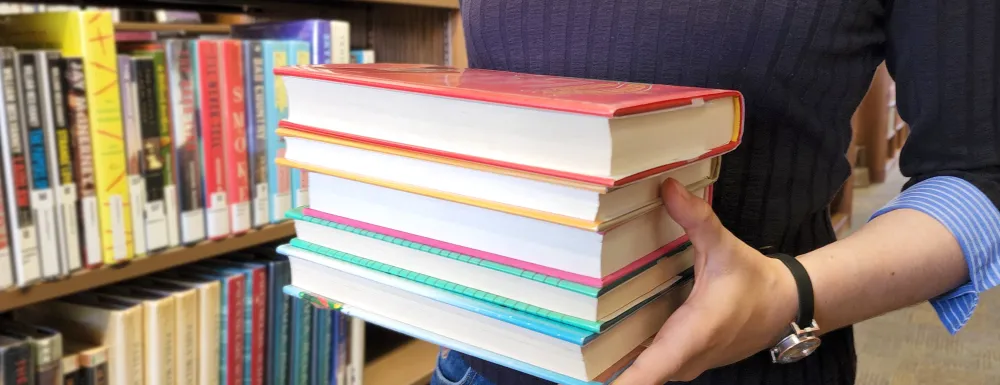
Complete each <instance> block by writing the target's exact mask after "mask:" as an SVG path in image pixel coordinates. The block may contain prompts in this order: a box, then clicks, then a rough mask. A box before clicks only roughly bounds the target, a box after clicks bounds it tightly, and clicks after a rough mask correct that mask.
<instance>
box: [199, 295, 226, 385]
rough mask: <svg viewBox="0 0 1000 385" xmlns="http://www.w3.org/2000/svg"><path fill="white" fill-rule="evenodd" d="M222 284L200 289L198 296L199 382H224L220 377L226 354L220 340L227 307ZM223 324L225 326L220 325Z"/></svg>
mask: <svg viewBox="0 0 1000 385" xmlns="http://www.w3.org/2000/svg"><path fill="white" fill-rule="evenodd" d="M221 294H222V285H220V284H213V285H211V286H206V287H204V288H201V289H199V298H198V307H199V308H198V309H199V310H198V314H199V316H198V318H199V320H200V321H199V326H198V346H199V348H198V352H199V353H200V354H199V355H198V357H199V363H198V379H199V381H200V382H199V384H224V382H222V377H220V372H221V371H222V370H221V369H220V368H222V369H225V366H223V365H222V363H223V360H224V359H225V355H224V354H222V352H223V351H224V350H223V349H222V345H221V344H220V343H219V340H221V339H223V338H220V336H225V334H223V332H224V331H225V329H224V327H225V320H226V318H224V317H225V316H224V314H223V309H224V307H225V304H224V302H225V301H222V298H226V297H224V296H223V295H221ZM220 325H222V326H223V327H220Z"/></svg>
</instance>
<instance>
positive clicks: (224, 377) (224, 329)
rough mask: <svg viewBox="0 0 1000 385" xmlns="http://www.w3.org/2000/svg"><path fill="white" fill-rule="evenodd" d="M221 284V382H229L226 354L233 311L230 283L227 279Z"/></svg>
mask: <svg viewBox="0 0 1000 385" xmlns="http://www.w3.org/2000/svg"><path fill="white" fill-rule="evenodd" d="M219 286H220V287H221V288H222V290H220V292H221V293H222V300H221V301H219V303H220V304H222V311H220V312H219V320H220V321H221V322H220V325H219V337H220V338H219V341H220V346H221V348H220V349H219V383H220V384H228V383H229V375H228V374H229V372H228V371H227V370H226V369H227V368H229V359H228V356H229V354H226V352H228V351H229V341H228V340H229V339H228V338H226V336H228V335H229V312H230V311H231V310H230V309H229V285H227V284H226V282H225V281H222V284H221V285H219Z"/></svg>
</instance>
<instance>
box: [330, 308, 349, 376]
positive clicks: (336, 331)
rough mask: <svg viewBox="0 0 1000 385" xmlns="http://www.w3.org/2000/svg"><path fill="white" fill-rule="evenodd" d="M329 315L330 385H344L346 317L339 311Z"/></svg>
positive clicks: (345, 374)
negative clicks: (330, 336) (330, 340)
mask: <svg viewBox="0 0 1000 385" xmlns="http://www.w3.org/2000/svg"><path fill="white" fill-rule="evenodd" d="M332 313H333V314H331V317H332V319H331V321H330V323H331V324H332V328H331V329H332V330H333V336H332V339H333V344H332V345H333V346H332V347H331V349H330V382H329V384H330V385H337V384H344V383H346V382H345V379H346V378H347V373H346V369H347V335H348V333H347V332H348V326H347V325H348V317H347V315H345V314H344V313H343V312H341V311H333V312H332Z"/></svg>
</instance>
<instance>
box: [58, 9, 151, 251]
mask: <svg viewBox="0 0 1000 385" xmlns="http://www.w3.org/2000/svg"><path fill="white" fill-rule="evenodd" d="M73 16H75V17H73V18H72V19H71V20H70V22H72V23H75V24H77V28H75V30H77V31H79V35H74V36H67V37H66V39H67V40H66V41H65V42H64V50H65V49H66V48H65V47H67V46H72V47H78V48H79V49H80V52H81V53H82V54H81V57H83V60H84V66H83V67H84V68H86V73H87V76H86V77H85V81H86V92H87V105H88V107H89V108H90V139H91V143H92V144H93V147H94V152H93V155H94V169H96V170H101V172H98V173H96V174H95V177H96V180H97V185H96V186H97V188H96V193H97V201H98V205H97V207H98V210H99V217H100V219H101V243H102V245H103V250H104V253H103V254H104V262H105V263H115V262H117V261H120V260H123V259H129V258H132V256H133V255H134V254H135V250H134V248H133V245H132V244H131V243H129V242H128V241H127V239H126V231H128V230H130V229H131V228H132V219H131V207H130V200H129V194H128V183H125V182H127V180H125V177H126V175H127V174H126V170H125V165H126V162H125V143H124V141H123V140H122V132H123V130H122V120H121V95H120V94H119V93H118V92H111V91H110V89H109V87H114V86H113V84H114V82H115V77H116V76H117V71H118V68H117V61H116V55H117V54H116V51H115V49H114V47H109V46H108V44H107V43H106V42H105V39H103V38H101V37H102V36H106V35H107V34H110V33H111V31H113V30H114V26H113V25H112V20H111V15H110V14H109V13H107V12H99V11H83V12H79V13H76V14H74V15H73ZM92 69H93V70H92Z"/></svg>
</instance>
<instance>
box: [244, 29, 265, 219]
mask: <svg viewBox="0 0 1000 385" xmlns="http://www.w3.org/2000/svg"><path fill="white" fill-rule="evenodd" d="M244 44H245V46H244V50H243V51H244V55H245V59H244V66H245V68H246V76H245V79H246V92H247V93H249V94H252V95H250V96H249V97H247V98H246V102H247V103H246V109H247V110H246V113H247V119H246V121H247V144H248V151H249V153H250V155H249V161H250V164H249V167H250V175H249V176H250V194H251V200H252V202H253V226H254V227H260V226H264V225H266V224H267V223H268V222H270V217H268V215H270V212H269V209H268V199H267V197H268V187H267V168H268V166H267V136H266V127H267V121H266V120H265V119H264V110H265V109H266V108H267V107H266V106H265V104H264V47H263V43H261V42H260V41H257V40H248V41H246V42H245V43H244Z"/></svg>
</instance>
